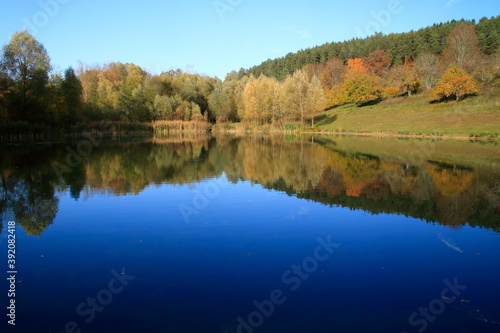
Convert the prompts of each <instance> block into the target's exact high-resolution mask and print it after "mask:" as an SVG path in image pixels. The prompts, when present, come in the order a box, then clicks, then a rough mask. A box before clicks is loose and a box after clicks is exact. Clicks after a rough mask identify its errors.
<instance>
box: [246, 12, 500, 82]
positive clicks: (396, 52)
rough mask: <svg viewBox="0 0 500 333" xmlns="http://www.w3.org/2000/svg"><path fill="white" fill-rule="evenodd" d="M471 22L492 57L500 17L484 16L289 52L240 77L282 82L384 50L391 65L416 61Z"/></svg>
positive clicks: (438, 51) (499, 35) (438, 49)
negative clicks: (308, 69)
mask: <svg viewBox="0 0 500 333" xmlns="http://www.w3.org/2000/svg"><path fill="white" fill-rule="evenodd" d="M464 22H470V23H472V24H474V26H475V28H476V32H477V35H478V38H479V46H480V48H481V51H482V52H483V53H485V54H492V53H494V52H496V50H497V49H498V48H499V47H500V16H496V17H492V18H490V19H488V18H486V17H484V18H482V19H481V20H479V22H475V21H474V20H473V21H466V20H463V19H462V20H460V21H455V20H454V21H450V22H447V23H439V24H434V25H432V26H430V27H426V28H423V29H419V30H417V31H410V32H406V33H398V34H389V35H383V34H380V33H379V34H376V35H373V36H370V37H368V38H364V39H359V38H353V39H351V40H349V41H344V42H337V43H327V44H324V45H321V46H316V47H312V48H308V49H305V50H300V51H298V52H296V53H289V54H287V55H286V56H284V57H281V58H277V59H273V60H272V59H269V60H267V61H265V62H263V63H262V64H260V65H257V66H254V67H251V68H249V69H248V70H240V72H239V75H240V76H243V75H245V74H253V75H254V76H259V75H261V74H265V75H267V76H270V77H275V78H278V79H282V78H284V77H286V76H287V75H289V74H292V73H294V72H295V71H296V70H298V69H301V68H303V67H304V66H305V65H307V64H313V63H325V62H326V61H327V60H328V59H331V58H339V59H341V60H343V61H344V62H347V60H349V59H353V58H362V57H365V56H366V55H368V54H369V53H370V52H373V51H375V50H383V51H385V53H386V54H387V55H388V56H389V57H390V58H391V61H392V65H397V64H403V63H405V60H407V57H410V58H411V59H415V58H416V57H417V56H418V55H419V54H421V53H422V52H430V53H434V54H437V55H440V54H441V52H442V51H443V49H444V48H445V46H446V41H447V39H448V36H449V34H450V32H451V31H452V30H453V28H455V27H457V26H458V25H460V24H462V23H464Z"/></svg>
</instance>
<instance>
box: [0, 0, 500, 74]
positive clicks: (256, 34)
mask: <svg viewBox="0 0 500 333" xmlns="http://www.w3.org/2000/svg"><path fill="white" fill-rule="evenodd" d="M1 7H2V8H1V12H0V44H2V45H3V44H6V43H7V42H8V41H9V39H10V37H11V35H12V33H13V32H15V31H18V30H22V28H23V27H25V28H26V27H27V28H28V31H30V33H32V34H33V35H34V36H35V37H36V38H37V39H38V40H39V41H40V42H42V43H43V44H44V45H45V47H46V48H47V50H48V52H49V54H50V56H51V58H52V63H53V65H54V68H55V69H56V70H58V69H59V70H64V69H65V68H67V67H69V66H73V67H75V66H76V65H77V63H78V61H79V60H81V61H83V62H85V63H90V64H103V63H106V62H109V61H121V62H124V63H127V62H133V63H135V64H137V65H139V66H141V67H143V68H146V69H148V70H149V71H150V72H153V73H160V72H162V71H164V70H168V69H170V68H181V69H183V70H190V71H194V72H198V73H201V74H207V75H212V76H213V75H217V76H219V77H220V78H222V79H223V78H224V77H225V74H226V73H228V72H229V71H231V70H238V69H239V68H241V67H243V68H248V67H250V66H253V65H257V64H260V63H261V62H262V61H265V60H266V59H268V58H276V57H280V56H284V55H286V54H287V53H288V52H295V51H298V50H300V49H304V48H308V47H312V46H315V45H321V44H323V43H326V42H333V41H343V40H346V39H350V38H352V37H356V36H358V37H363V36H364V35H366V34H371V33H373V32H374V31H381V32H383V33H390V32H406V31H409V30H412V29H415V30H416V29H419V28H421V27H425V26H428V25H432V24H433V23H439V22H445V21H448V20H452V19H461V18H466V19H476V20H478V19H480V18H481V17H483V16H487V17H491V16H495V15H499V14H500V1H498V0H475V1H472V0H418V1H417V0H381V1H378V0H356V1H338V0H333V1H327V0H321V1H320V0H286V1H285V0H278V1H272V0H193V1H189V0H185V1H182V0H142V1H138V0H135V1H129V0H121V1H105V0H100V1H96V0H18V1H4V2H3V3H2V6H1Z"/></svg>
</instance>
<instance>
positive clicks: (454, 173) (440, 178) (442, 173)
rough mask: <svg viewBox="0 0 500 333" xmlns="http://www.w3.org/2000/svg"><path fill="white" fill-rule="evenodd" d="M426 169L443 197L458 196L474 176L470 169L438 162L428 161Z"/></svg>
mask: <svg viewBox="0 0 500 333" xmlns="http://www.w3.org/2000/svg"><path fill="white" fill-rule="evenodd" d="M427 170H428V172H429V174H430V175H431V176H432V179H433V181H434V184H435V185H436V187H437V188H438V189H439V192H440V193H441V194H442V195H443V196H445V197H456V196H459V195H460V193H462V192H463V191H464V190H465V189H466V188H468V187H469V185H470V184H471V182H472V180H473V178H474V173H473V172H472V171H470V170H467V169H463V168H457V167H456V166H446V165H444V164H439V163H432V162H430V163H428V164H427Z"/></svg>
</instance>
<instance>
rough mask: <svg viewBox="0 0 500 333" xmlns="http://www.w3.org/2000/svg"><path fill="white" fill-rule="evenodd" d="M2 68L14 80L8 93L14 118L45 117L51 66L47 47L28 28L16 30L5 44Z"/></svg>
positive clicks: (33, 119)
mask: <svg viewBox="0 0 500 333" xmlns="http://www.w3.org/2000/svg"><path fill="white" fill-rule="evenodd" d="M0 67H2V68H3V72H4V73H5V75H6V76H7V77H8V78H10V79H11V80H12V82H13V83H14V87H13V89H12V90H11V91H10V94H9V95H10V99H11V103H10V109H11V110H15V112H16V114H14V115H13V118H17V119H23V120H32V121H43V120H46V119H44V116H43V112H44V107H43V103H44V97H45V92H46V89H47V83H48V79H49V71H50V70H51V66H50V57H49V55H48V53H47V51H46V50H45V47H44V46H43V45H42V44H41V43H39V42H38V41H37V40H36V39H35V38H34V37H33V36H32V35H30V34H29V33H28V32H27V31H26V30H23V31H20V32H15V33H14V34H13V35H12V38H11V40H10V42H9V43H8V44H7V45H5V46H4V47H3V57H2V59H1V61H0Z"/></svg>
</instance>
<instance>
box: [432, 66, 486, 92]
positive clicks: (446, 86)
mask: <svg viewBox="0 0 500 333" xmlns="http://www.w3.org/2000/svg"><path fill="white" fill-rule="evenodd" d="M477 92H478V84H477V82H476V80H474V78H473V77H472V76H470V75H469V74H467V72H466V71H465V70H464V69H463V68H462V67H460V66H458V65H451V66H450V67H448V69H447V70H446V72H445V73H444V75H443V77H442V78H441V81H439V82H438V84H437V85H436V87H435V88H434V90H433V91H432V92H431V95H430V96H429V98H430V100H431V101H435V100H441V99H443V98H450V97H455V98H456V100H457V101H458V100H460V99H462V98H463V97H464V96H466V95H470V94H475V93H477Z"/></svg>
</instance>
